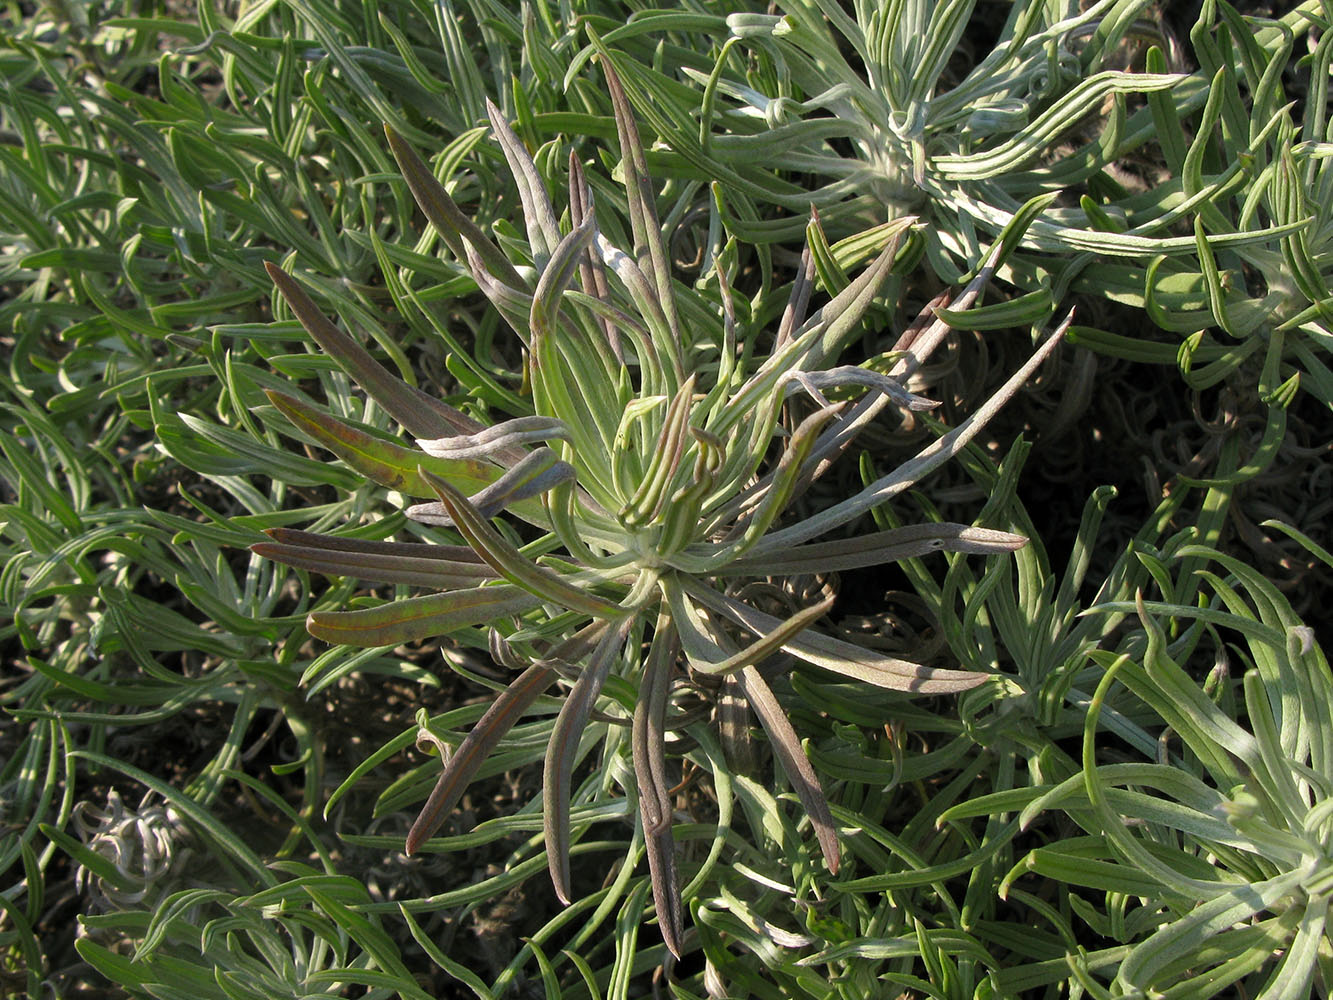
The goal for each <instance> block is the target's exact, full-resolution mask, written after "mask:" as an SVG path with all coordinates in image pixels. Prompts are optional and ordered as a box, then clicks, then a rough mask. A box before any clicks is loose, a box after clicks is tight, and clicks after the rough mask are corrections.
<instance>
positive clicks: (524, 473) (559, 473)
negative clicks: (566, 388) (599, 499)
mask: <svg viewBox="0 0 1333 1000" xmlns="http://www.w3.org/2000/svg"><path fill="white" fill-rule="evenodd" d="M574 476H575V471H574V467H573V466H572V465H570V464H569V463H568V462H564V461H562V460H561V459H560V458H558V457H557V456H556V453H555V452H553V451H552V450H551V449H550V448H538V449H537V450H536V451H534V452H532V454H530V455H528V456H527V458H525V459H523V461H521V462H519V463H518V464H517V465H516V466H514V467H513V468H512V469H510V470H509V471H508V472H506V473H505V474H504V475H503V476H501V477H500V478H499V479H497V480H496V481H495V482H493V483H491V485H490V486H487V487H486V488H485V489H483V490H479V491H478V492H476V493H474V494H472V496H471V497H469V498H468V502H469V503H471V504H472V506H474V507H476V508H477V511H478V513H480V514H481V516H482V517H494V516H495V515H496V514H499V513H500V512H501V511H502V510H504V509H505V508H506V507H508V506H509V505H510V504H514V503H518V502H519V501H520V500H526V499H528V498H529V497H535V496H538V495H540V494H542V493H545V492H546V491H547V490H549V489H553V488H554V487H556V486H558V485H559V484H561V483H564V482H569V481H570V480H572V479H573V478H574ZM406 513H407V516H408V517H410V518H412V519H413V520H414V521H420V522H422V523H423V524H437V525H442V526H446V527H447V526H452V525H453V523H454V519H453V518H452V517H451V516H450V515H449V511H448V509H447V508H445V506H444V504H441V503H420V504H414V505H413V506H411V507H409V508H407V511H406Z"/></svg>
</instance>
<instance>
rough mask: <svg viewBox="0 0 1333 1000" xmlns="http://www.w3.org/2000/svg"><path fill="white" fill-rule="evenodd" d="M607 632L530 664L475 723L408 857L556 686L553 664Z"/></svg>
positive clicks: (595, 631) (594, 630)
mask: <svg viewBox="0 0 1333 1000" xmlns="http://www.w3.org/2000/svg"><path fill="white" fill-rule="evenodd" d="M605 629H606V625H605V623H603V622H594V623H592V624H591V625H587V626H585V627H584V628H582V629H580V630H579V631H578V632H576V633H575V634H574V635H572V636H570V637H569V638H568V639H566V640H565V641H564V642H562V643H559V644H558V645H557V646H555V647H554V648H553V649H551V650H550V652H549V655H548V656H547V657H546V658H545V659H543V660H540V661H539V662H537V663H534V664H532V665H531V666H530V667H528V668H527V669H526V670H524V671H523V673H521V674H519V676H518V677H516V678H515V679H514V681H513V683H512V684H510V685H509V687H507V688H505V689H504V690H503V691H501V692H500V695H499V697H497V698H496V699H495V701H494V702H492V703H491V707H490V708H488V709H487V710H486V714H485V715H483V716H482V717H481V718H480V719H478V720H477V724H476V725H475V726H473V727H472V731H471V732H469V733H468V734H467V736H466V737H465V738H464V740H463V742H462V743H460V744H459V745H458V749H457V750H455V751H454V752H453V755H452V756H450V758H449V759H448V760H447V761H446V762H445V765H444V771H443V772H442V773H441V774H440V778H439V780H438V781H437V782H436V783H435V788H434V789H433V790H432V791H431V793H430V797H429V798H428V799H426V804H425V805H424V806H422V807H421V812H420V814H419V815H418V816H417V819H416V822H415V823H413V824H412V829H410V830H409V831H408V832H407V844H406V845H405V847H404V848H403V849H404V850H405V851H406V852H407V853H408V854H415V853H416V852H417V851H418V850H419V849H420V847H421V845H422V844H423V843H425V841H426V839H427V838H428V837H430V836H431V834H433V833H434V832H435V831H436V830H438V829H439V828H440V824H441V823H443V822H444V821H445V819H446V818H448V816H449V814H450V813H451V812H453V811H454V808H455V807H456V806H457V805H458V800H459V799H461V798H462V797H463V792H465V791H466V790H467V786H468V785H469V784H471V782H472V778H473V777H474V776H475V775H476V773H477V769H478V768H479V767H481V765H482V764H483V763H484V762H485V760H486V758H487V757H489V756H490V754H491V751H492V750H494V749H495V747H496V744H498V743H499V742H500V741H501V740H502V739H504V737H505V734H506V733H508V732H509V730H511V729H513V728H514V724H515V723H517V722H518V720H519V719H521V718H522V717H523V713H524V712H526V711H527V710H528V709H529V708H530V707H531V706H532V703H533V702H535V701H536V700H537V699H538V698H540V697H541V696H542V695H543V694H545V693H546V690H547V689H548V688H549V687H550V686H551V685H552V684H554V683H555V681H556V678H557V677H558V676H559V673H558V672H557V670H556V668H555V666H553V665H552V664H554V663H567V662H569V661H572V660H579V659H582V658H583V657H584V656H586V655H587V653H588V650H589V649H591V648H593V646H595V645H596V644H597V642H598V640H600V639H601V637H602V633H603V632H604V631H605Z"/></svg>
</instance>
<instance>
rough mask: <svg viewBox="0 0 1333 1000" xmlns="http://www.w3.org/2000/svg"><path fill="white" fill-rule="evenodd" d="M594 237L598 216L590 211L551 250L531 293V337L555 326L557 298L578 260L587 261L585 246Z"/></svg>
mask: <svg viewBox="0 0 1333 1000" xmlns="http://www.w3.org/2000/svg"><path fill="white" fill-rule="evenodd" d="M596 236H597V217H596V216H595V215H593V214H592V213H591V212H590V213H589V214H588V217H587V218H585V219H584V220H583V222H582V223H581V224H580V225H578V226H576V227H575V228H574V229H573V230H572V231H571V232H570V234H569V235H568V236H566V237H565V238H564V239H562V240H561V241H560V242H559V243H558V244H556V246H555V247H554V248H553V249H552V251H551V255H550V259H549V260H547V261H546V262H545V265H544V267H543V270H542V276H541V279H540V280H539V281H538V282H537V290H536V291H535V292H534V293H533V295H532V311H531V312H530V314H529V320H528V322H529V325H530V326H531V327H532V336H533V338H534V339H535V338H537V337H541V336H545V335H546V334H549V333H550V332H551V331H553V330H554V329H555V324H556V320H557V317H559V315H560V300H561V298H562V297H563V296H564V293H565V289H566V288H568V287H569V286H570V284H572V283H573V281H574V276H575V275H576V274H577V273H578V268H579V265H580V263H586V262H587V258H588V248H589V247H590V246H592V242H593V240H594V239H595V238H596Z"/></svg>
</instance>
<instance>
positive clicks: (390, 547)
mask: <svg viewBox="0 0 1333 1000" xmlns="http://www.w3.org/2000/svg"><path fill="white" fill-rule="evenodd" d="M264 534H266V535H268V536H269V538H271V539H273V541H275V542H277V543H278V544H279V545H298V546H306V547H310V548H318V549H324V550H325V551H328V552H354V553H362V554H367V555H382V556H406V557H409V558H414V559H438V560H440V561H442V562H458V563H466V562H470V563H472V564H473V565H476V566H481V565H483V563H482V559H481V556H479V555H477V554H476V553H475V552H473V551H472V550H471V549H470V548H468V547H467V546H466V545H426V544H423V543H421V542H378V541H371V540H369V539H365V538H352V537H351V536H349V535H325V534H321V533H320V532H317V531H301V530H300V529H299V528H268V529H266V530H265V531H264Z"/></svg>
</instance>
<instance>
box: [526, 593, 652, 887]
mask: <svg viewBox="0 0 1333 1000" xmlns="http://www.w3.org/2000/svg"><path fill="white" fill-rule="evenodd" d="M632 624H633V620H632V619H627V620H626V621H625V622H624V623H623V624H622V625H621V627H620V628H617V629H613V630H608V631H607V633H606V634H605V635H604V636H602V639H601V641H600V642H599V643H598V644H597V647H596V649H594V650H593V652H592V656H591V657H590V658H589V660H588V663H587V665H586V666H584V667H583V668H582V669H581V670H580V671H579V674H578V680H577V681H575V682H574V687H573V689H572V690H571V691H570V692H569V696H568V697H567V698H566V699H565V703H564V705H562V706H561V707H560V714H559V715H557V716H556V719H555V726H554V727H552V729H551V741H550V742H549V743H548V744H547V747H546V763H545V768H544V770H543V775H542V797H543V809H542V829H543V830H544V831H545V835H546V862H547V866H548V867H549V869H550V872H551V884H552V885H554V886H555V894H556V896H557V897H558V898H559V900H560V902H562V903H564V904H565V905H566V906H568V905H569V903H570V891H569V889H570V886H569V786H570V780H571V778H572V776H573V774H574V766H575V765H576V764H577V763H578V750H579V740H580V738H581V737H582V736H583V731H584V729H586V728H587V725H588V718H589V716H590V715H591V714H592V709H593V706H594V705H595V704H596V703H597V696H598V695H600V694H601V693H602V685H604V684H605V683H606V678H607V676H608V675H609V674H610V672H611V667H612V665H613V664H614V663H615V661H616V657H617V656H618V655H619V653H620V651H621V650H622V648H623V647H624V643H625V636H626V635H627V634H628V633H629V628H630V626H631V625H632Z"/></svg>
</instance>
